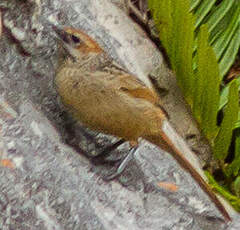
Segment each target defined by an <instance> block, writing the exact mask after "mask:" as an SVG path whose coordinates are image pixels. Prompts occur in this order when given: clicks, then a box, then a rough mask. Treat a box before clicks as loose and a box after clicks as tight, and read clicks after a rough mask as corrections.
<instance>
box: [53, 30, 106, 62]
mask: <svg viewBox="0 0 240 230" xmlns="http://www.w3.org/2000/svg"><path fill="white" fill-rule="evenodd" d="M52 28H53V30H54V31H55V33H56V34H57V37H58V38H59V39H60V40H61V43H62V45H63V47H64V48H65V49H66V50H67V51H68V52H69V54H70V55H71V56H73V57H74V58H79V57H81V56H83V55H86V54H89V53H91V54H99V53H101V52H102V51H103V50H102V49H101V47H100V46H99V45H98V44H97V42H96V41H94V40H93V39H92V38H91V37H89V36H88V35H87V34H85V33H84V32H82V31H80V30H77V29H74V28H70V27H66V28H63V29H60V28H58V27H56V26H53V25H52Z"/></svg>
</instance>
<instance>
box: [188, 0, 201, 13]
mask: <svg viewBox="0 0 240 230" xmlns="http://www.w3.org/2000/svg"><path fill="white" fill-rule="evenodd" d="M200 2H201V0H192V1H191V5H190V12H191V11H193V10H194V9H195V8H196V7H197V6H198V4H199V3H200Z"/></svg>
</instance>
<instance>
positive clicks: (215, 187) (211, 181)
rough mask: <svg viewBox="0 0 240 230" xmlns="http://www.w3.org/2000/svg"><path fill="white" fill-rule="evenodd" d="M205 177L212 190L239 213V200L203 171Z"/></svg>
mask: <svg viewBox="0 0 240 230" xmlns="http://www.w3.org/2000/svg"><path fill="white" fill-rule="evenodd" d="M205 175H206V176H207V178H208V181H209V184H210V185H211V187H212V188H213V190H215V191H217V192H218V193H219V194H221V195H222V196H223V197H224V198H225V199H227V200H228V201H229V202H230V203H231V204H232V206H233V207H234V208H235V209H236V210H237V211H240V199H239V198H238V197H236V196H234V195H232V194H231V193H230V192H229V191H228V190H227V189H225V188H224V187H223V186H220V185H219V184H218V183H217V181H216V180H215V179H214V178H213V176H212V175H211V174H210V173H209V172H207V171H205Z"/></svg>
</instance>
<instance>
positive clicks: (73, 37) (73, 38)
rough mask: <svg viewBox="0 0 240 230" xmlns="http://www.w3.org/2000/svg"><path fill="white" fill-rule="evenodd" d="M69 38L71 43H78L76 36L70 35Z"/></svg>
mask: <svg viewBox="0 0 240 230" xmlns="http://www.w3.org/2000/svg"><path fill="white" fill-rule="evenodd" d="M71 38H72V41H73V42H74V43H79V42H80V39H79V38H78V37H77V36H75V35H71Z"/></svg>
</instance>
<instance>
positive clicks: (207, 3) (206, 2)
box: [195, 0, 216, 28]
mask: <svg viewBox="0 0 240 230" xmlns="http://www.w3.org/2000/svg"><path fill="white" fill-rule="evenodd" d="M215 2H216V0H203V1H201V4H200V5H199V7H198V8H197V10H196V12H195V15H196V17H197V20H196V22H195V28H197V27H198V26H199V25H200V23H201V22H202V20H203V19H204V17H205V16H206V15H207V14H208V13H209V11H210V10H211V8H212V7H213V5H214V4H215Z"/></svg>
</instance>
